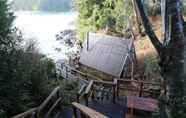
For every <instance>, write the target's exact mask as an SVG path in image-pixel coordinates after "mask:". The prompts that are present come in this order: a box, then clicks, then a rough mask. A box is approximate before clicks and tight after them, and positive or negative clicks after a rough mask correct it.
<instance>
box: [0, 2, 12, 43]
mask: <svg viewBox="0 0 186 118" xmlns="http://www.w3.org/2000/svg"><path fill="white" fill-rule="evenodd" d="M13 20H14V16H13V13H12V12H10V9H9V5H8V4H7V0H0V21H1V22H0V40H1V42H0V43H2V42H4V43H5V41H3V39H2V37H7V36H8V33H9V32H10V30H11V25H12V22H13Z"/></svg>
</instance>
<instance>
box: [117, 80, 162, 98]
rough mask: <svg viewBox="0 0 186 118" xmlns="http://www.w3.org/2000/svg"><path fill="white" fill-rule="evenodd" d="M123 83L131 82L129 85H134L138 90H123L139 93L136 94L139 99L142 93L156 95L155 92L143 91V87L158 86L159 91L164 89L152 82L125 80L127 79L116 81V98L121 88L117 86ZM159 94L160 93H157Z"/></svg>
mask: <svg viewBox="0 0 186 118" xmlns="http://www.w3.org/2000/svg"><path fill="white" fill-rule="evenodd" d="M124 82H131V83H136V84H137V86H138V87H139V88H136V89H132V90H131V89H130V88H128V89H127V88H124V89H125V90H126V89H127V90H130V91H136V92H139V93H138V96H139V97H141V96H142V95H143V93H157V92H155V91H149V90H148V91H147V90H144V86H145V85H155V86H159V87H160V89H161V90H163V89H164V85H163V84H160V83H153V82H145V81H138V80H127V79H118V84H117V96H119V89H121V87H120V86H119V85H120V84H121V83H124ZM158 93H160V92H158Z"/></svg>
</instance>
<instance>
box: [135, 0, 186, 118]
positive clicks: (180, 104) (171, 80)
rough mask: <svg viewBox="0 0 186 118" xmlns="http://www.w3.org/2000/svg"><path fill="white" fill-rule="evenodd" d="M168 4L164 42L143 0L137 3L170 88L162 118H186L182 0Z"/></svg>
mask: <svg viewBox="0 0 186 118" xmlns="http://www.w3.org/2000/svg"><path fill="white" fill-rule="evenodd" d="M162 2H165V16H164V21H165V25H164V26H165V28H164V29H165V37H164V41H163V43H161V42H160V41H159V39H158V37H157V36H156V34H155V32H154V31H153V29H152V27H151V24H150V22H149V19H148V17H147V15H146V14H145V12H144V6H143V3H142V1H141V0H136V3H137V6H138V8H139V12H140V16H141V19H142V22H143V25H144V28H145V30H146V33H147V35H148V36H149V39H150V40H151V42H152V44H153V45H154V47H155V48H156V50H157V52H158V54H159V59H160V63H159V65H160V68H161V75H162V78H163V80H164V83H165V85H166V93H165V100H166V101H165V102H164V103H165V104H163V105H164V107H163V108H164V109H162V110H161V112H162V114H161V117H162V118H186V105H185V103H186V101H185V98H186V38H185V34H186V30H185V22H184V20H183V16H182V0H165V1H164V0H162Z"/></svg>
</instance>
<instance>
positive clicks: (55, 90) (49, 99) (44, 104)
mask: <svg viewBox="0 0 186 118" xmlns="http://www.w3.org/2000/svg"><path fill="white" fill-rule="evenodd" d="M59 89H60V87H59V86H58V87H56V88H55V89H54V90H53V91H52V93H51V94H50V95H49V96H48V97H47V99H46V100H45V101H44V102H43V103H42V104H41V105H40V106H39V108H38V116H39V117H40V115H41V113H42V111H43V110H44V109H45V107H46V106H47V105H48V104H49V103H50V101H51V100H52V98H53V97H55V96H56V95H57V93H58V91H59ZM56 98H57V97H56Z"/></svg>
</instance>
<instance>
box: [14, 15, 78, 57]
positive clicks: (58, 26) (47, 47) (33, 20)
mask: <svg viewBox="0 0 186 118" xmlns="http://www.w3.org/2000/svg"><path fill="white" fill-rule="evenodd" d="M15 15H16V20H15V23H14V24H15V26H16V27H18V28H19V29H20V30H21V31H22V32H23V35H24V37H25V39H34V40H36V42H37V45H38V48H39V51H40V52H42V53H44V54H46V55H47V56H48V57H50V58H52V59H54V60H59V59H65V58H67V56H66V55H65V53H68V51H69V49H68V48H67V47H66V46H64V45H62V44H60V42H59V41H56V40H55V35H56V34H57V33H59V32H60V31H63V30H65V29H74V28H75V26H74V22H75V19H76V13H74V12H67V13H47V12H25V11H24V12H16V13H15ZM56 48H61V49H62V50H61V52H57V51H56V50H55V49H56ZM71 50H72V49H71Z"/></svg>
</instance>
